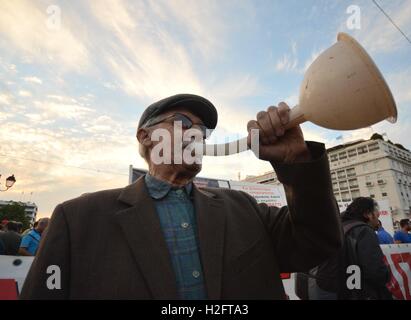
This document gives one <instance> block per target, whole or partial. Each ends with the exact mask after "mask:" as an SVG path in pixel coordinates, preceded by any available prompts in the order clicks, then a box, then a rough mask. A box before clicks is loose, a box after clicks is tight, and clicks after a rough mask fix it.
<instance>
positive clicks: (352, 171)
mask: <svg viewBox="0 0 411 320" xmlns="http://www.w3.org/2000/svg"><path fill="white" fill-rule="evenodd" d="M347 176H348V177H355V169H354V168H349V169H347Z"/></svg>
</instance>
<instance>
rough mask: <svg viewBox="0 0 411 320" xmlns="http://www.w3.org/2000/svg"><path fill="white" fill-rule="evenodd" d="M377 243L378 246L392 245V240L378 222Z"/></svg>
mask: <svg viewBox="0 0 411 320" xmlns="http://www.w3.org/2000/svg"><path fill="white" fill-rule="evenodd" d="M377 236H378V241H379V242H380V244H393V243H394V239H393V237H392V235H390V234H389V233H388V232H387V231H385V229H384V228H383V226H382V223H381V221H380V220H378V230H377Z"/></svg>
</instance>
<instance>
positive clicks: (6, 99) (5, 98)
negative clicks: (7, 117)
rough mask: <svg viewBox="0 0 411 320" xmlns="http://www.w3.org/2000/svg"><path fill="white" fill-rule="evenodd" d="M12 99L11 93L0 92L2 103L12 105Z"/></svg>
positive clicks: (0, 103) (0, 101) (0, 102)
mask: <svg viewBox="0 0 411 320" xmlns="http://www.w3.org/2000/svg"><path fill="white" fill-rule="evenodd" d="M11 99H12V97H11V95H9V94H6V93H0V105H2V104H3V105H10V103H11Z"/></svg>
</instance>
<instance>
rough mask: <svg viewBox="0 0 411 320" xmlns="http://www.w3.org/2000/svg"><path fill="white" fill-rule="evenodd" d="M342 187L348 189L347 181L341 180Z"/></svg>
mask: <svg viewBox="0 0 411 320" xmlns="http://www.w3.org/2000/svg"><path fill="white" fill-rule="evenodd" d="M340 189H341V190H348V184H347V181H342V182H340Z"/></svg>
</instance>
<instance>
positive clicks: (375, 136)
mask: <svg viewBox="0 0 411 320" xmlns="http://www.w3.org/2000/svg"><path fill="white" fill-rule="evenodd" d="M370 139H371V140H382V141H384V138H383V137H382V135H380V134H378V133H374V134H373V135H372V136H371V138H370Z"/></svg>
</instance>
